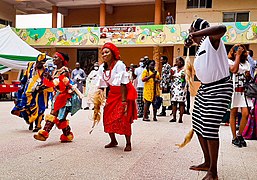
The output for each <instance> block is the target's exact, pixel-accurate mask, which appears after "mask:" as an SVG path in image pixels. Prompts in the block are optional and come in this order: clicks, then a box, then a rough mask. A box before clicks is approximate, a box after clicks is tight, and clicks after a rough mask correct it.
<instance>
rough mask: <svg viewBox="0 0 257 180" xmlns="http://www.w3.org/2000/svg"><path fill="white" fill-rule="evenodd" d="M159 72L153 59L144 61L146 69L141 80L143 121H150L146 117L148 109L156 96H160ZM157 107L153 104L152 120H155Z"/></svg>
mask: <svg viewBox="0 0 257 180" xmlns="http://www.w3.org/2000/svg"><path fill="white" fill-rule="evenodd" d="M160 79H161V78H160V74H159V73H158V72H157V71H156V70H155V61H154V60H148V61H147V63H146V69H145V70H144V71H143V73H142V81H143V82H144V83H145V85H144V92H143V98H144V116H143V121H150V119H149V117H148V111H149V108H150V105H151V104H152V105H153V102H154V100H155V98H156V97H157V96H160ZM156 114H157V109H156V107H155V106H153V121H157V118H156Z"/></svg>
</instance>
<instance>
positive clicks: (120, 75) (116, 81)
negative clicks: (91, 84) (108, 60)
mask: <svg viewBox="0 0 257 180" xmlns="http://www.w3.org/2000/svg"><path fill="white" fill-rule="evenodd" d="M103 65H104V64H101V65H100V67H99V74H98V76H99V79H98V82H97V87H100V88H106V87H107V86H108V84H109V85H111V86H120V85H121V84H128V83H129V73H128V72H126V65H125V64H124V63H123V62H122V61H120V60H119V61H117V63H116V64H115V65H114V67H113V69H112V70H111V77H110V70H107V71H106V72H105V73H104V66H103Z"/></svg>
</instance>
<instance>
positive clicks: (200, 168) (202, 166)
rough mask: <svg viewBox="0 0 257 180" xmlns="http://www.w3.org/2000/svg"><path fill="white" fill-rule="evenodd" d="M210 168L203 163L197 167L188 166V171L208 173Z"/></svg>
mask: <svg viewBox="0 0 257 180" xmlns="http://www.w3.org/2000/svg"><path fill="white" fill-rule="evenodd" d="M209 168H210V165H209V164H207V163H203V164H199V165H193V166H190V168H189V169H190V170H194V171H208V170H209Z"/></svg>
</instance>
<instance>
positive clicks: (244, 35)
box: [14, 22, 257, 47]
mask: <svg viewBox="0 0 257 180" xmlns="http://www.w3.org/2000/svg"><path fill="white" fill-rule="evenodd" d="M212 25H215V24H212ZM224 25H226V26H227V32H226V34H225V35H224V37H223V38H222V39H223V41H224V42H225V43H227V44H235V43H244V44H251V43H257V22H242V23H241V22H236V23H224ZM189 26H190V25H189V24H173V25H145V26H108V27H81V28H51V29H45V28H39V29H14V31H15V32H16V34H17V35H18V36H19V37H21V38H22V39H23V40H24V41H25V42H27V43H28V44H30V45H32V46H89V47H90V46H96V47H97V46H101V45H103V44H104V43H105V42H113V43H115V44H117V45H120V46H123V45H124V46H137V45H144V46H153V45H175V44H184V39H185V38H186V37H187V36H188V29H189Z"/></svg>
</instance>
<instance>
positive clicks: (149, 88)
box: [142, 69, 160, 102]
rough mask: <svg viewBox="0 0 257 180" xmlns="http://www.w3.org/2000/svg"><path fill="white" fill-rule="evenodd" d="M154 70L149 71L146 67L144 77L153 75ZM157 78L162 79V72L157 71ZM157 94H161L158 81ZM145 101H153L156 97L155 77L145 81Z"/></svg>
mask: <svg viewBox="0 0 257 180" xmlns="http://www.w3.org/2000/svg"><path fill="white" fill-rule="evenodd" d="M152 74H153V72H152V71H150V70H149V72H148V71H147V70H146V69H145V70H144V71H143V73H142V79H144V78H145V77H147V76H151V75H152ZM155 79H157V80H160V74H159V73H158V72H157V74H156V77H155ZM156 96H160V83H156ZM143 97H144V101H149V102H153V99H154V79H153V78H150V79H149V80H148V81H146V82H145V85H144V91H143Z"/></svg>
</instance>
